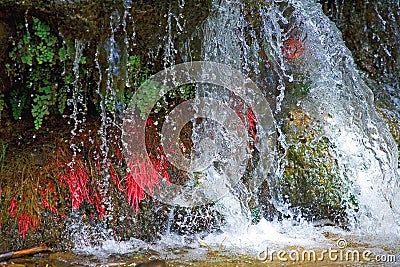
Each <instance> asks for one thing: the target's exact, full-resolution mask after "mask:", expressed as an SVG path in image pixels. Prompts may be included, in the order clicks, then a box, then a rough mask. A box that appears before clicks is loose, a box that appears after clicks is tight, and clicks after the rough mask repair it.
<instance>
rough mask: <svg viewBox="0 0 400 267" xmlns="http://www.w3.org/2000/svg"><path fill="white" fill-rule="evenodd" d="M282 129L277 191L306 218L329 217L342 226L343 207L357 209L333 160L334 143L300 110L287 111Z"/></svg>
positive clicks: (354, 197)
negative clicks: (281, 164) (283, 144)
mask: <svg viewBox="0 0 400 267" xmlns="http://www.w3.org/2000/svg"><path fill="white" fill-rule="evenodd" d="M282 130H283V132H284V133H285V134H286V136H287V140H286V141H287V143H288V147H287V149H286V153H285V157H284V161H285V162H286V164H285V171H284V174H283V176H282V177H281V179H280V186H281V194H282V196H283V197H284V200H285V201H286V202H287V203H288V204H289V205H290V206H291V208H292V209H293V210H298V211H300V212H301V213H302V215H303V216H305V217H308V218H310V219H316V220H319V219H330V220H331V221H332V222H335V223H340V224H342V225H345V223H346V214H345V212H346V209H347V208H354V209H357V205H358V204H357V201H356V196H354V195H353V194H352V193H351V192H350V191H349V189H350V188H351V183H350V181H349V180H348V179H347V176H346V174H345V173H343V172H342V171H341V170H340V168H339V165H338V162H337V155H336V153H335V145H334V144H333V143H332V142H331V141H330V140H329V138H327V137H326V136H324V133H323V132H322V130H321V129H320V126H319V125H318V122H316V121H313V119H312V118H311V117H310V116H309V115H307V114H305V113H304V111H302V110H300V109H296V110H292V111H290V112H289V115H288V118H286V119H285V120H284V121H283V125H282Z"/></svg>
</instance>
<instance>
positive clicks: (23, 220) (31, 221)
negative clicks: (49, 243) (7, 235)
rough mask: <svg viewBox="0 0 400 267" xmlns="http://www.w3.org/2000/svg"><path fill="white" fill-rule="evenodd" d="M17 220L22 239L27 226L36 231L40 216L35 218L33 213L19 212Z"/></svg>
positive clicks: (27, 228)
mask: <svg viewBox="0 0 400 267" xmlns="http://www.w3.org/2000/svg"><path fill="white" fill-rule="evenodd" d="M17 220H18V233H19V234H20V235H21V236H22V239H25V236H26V233H27V232H28V230H29V227H32V229H33V230H34V231H36V230H37V228H38V226H39V223H40V218H35V217H34V216H33V215H30V214H27V213H21V214H19V215H18V218H17Z"/></svg>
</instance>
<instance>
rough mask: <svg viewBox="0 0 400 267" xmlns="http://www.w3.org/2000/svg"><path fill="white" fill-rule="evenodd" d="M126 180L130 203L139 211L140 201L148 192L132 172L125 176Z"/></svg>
mask: <svg viewBox="0 0 400 267" xmlns="http://www.w3.org/2000/svg"><path fill="white" fill-rule="evenodd" d="M124 180H125V181H126V195H127V198H128V203H129V204H130V205H131V207H132V209H134V210H135V211H136V213H138V212H139V202H140V201H142V200H143V199H145V197H146V194H145V193H144V190H143V188H141V187H140V186H139V185H138V184H137V182H136V180H135V178H134V177H133V175H132V173H131V172H128V173H127V174H126V176H125V178H124Z"/></svg>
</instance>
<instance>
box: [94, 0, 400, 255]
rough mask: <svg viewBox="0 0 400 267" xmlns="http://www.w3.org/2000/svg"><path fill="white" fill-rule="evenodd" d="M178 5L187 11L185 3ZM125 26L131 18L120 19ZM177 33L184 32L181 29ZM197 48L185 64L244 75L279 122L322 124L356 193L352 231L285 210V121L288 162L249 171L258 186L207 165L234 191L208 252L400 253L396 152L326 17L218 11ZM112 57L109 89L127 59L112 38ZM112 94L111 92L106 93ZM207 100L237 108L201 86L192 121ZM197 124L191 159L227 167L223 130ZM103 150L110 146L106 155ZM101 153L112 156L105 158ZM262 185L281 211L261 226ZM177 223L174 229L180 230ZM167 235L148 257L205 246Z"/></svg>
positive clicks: (270, 7)
mask: <svg viewBox="0 0 400 267" xmlns="http://www.w3.org/2000/svg"><path fill="white" fill-rule="evenodd" d="M181 5H182V6H184V2H183V1H182V2H181ZM181 5H180V6H181ZM181 18H182V17H181V15H177V16H175V15H174V14H172V13H171V12H170V11H169V12H168V14H167V16H166V19H167V28H166V30H167V36H166V37H165V38H164V40H165V42H166V43H165V47H164V48H165V55H164V66H165V67H167V66H170V65H172V64H174V63H176V55H177V53H178V49H177V48H176V47H178V46H177V45H176V44H174V43H173V40H172V39H173V33H172V32H171V29H172V23H173V22H174V21H175V22H176V23H177V24H179V23H180V19H181ZM125 20H126V13H125V15H124V16H123V21H125ZM179 25H180V24H179ZM179 25H178V26H177V28H180V27H179ZM125 33H126V31H125ZM190 38H191V39H193V38H194V39H195V38H199V39H201V44H202V45H201V53H200V55H195V56H193V55H192V54H191V53H192V52H191V51H190V50H191V48H190V44H189V42H188V43H185V44H184V46H185V47H184V48H185V49H182V51H186V53H187V54H186V55H182V56H181V58H184V59H191V58H193V57H196V58H197V57H200V58H201V59H202V60H205V61H213V62H218V63H223V64H226V65H229V66H231V67H233V68H235V69H237V70H240V71H241V72H242V73H244V74H245V75H247V76H249V77H250V78H251V79H252V80H253V81H255V82H256V83H257V86H258V87H260V88H262V92H263V93H264V97H265V98H266V100H267V101H268V103H269V104H270V107H271V109H272V111H273V114H274V115H275V116H276V118H277V119H279V118H281V117H282V116H283V114H284V112H286V111H287V110H288V109H290V108H296V109H300V110H302V111H303V112H304V113H306V114H307V116H309V117H311V118H313V119H315V120H316V121H318V123H319V125H321V127H320V128H318V129H314V130H315V131H319V132H321V133H323V136H324V137H326V138H328V139H329V140H330V142H332V143H333V144H334V151H335V155H337V156H336V158H335V159H334V161H335V162H337V165H338V166H339V170H340V171H339V172H338V176H339V177H338V180H339V181H340V184H341V186H343V187H346V188H348V189H349V191H348V192H346V194H345V195H344V196H342V199H343V202H345V206H346V207H345V212H344V213H345V216H346V217H347V220H346V221H347V223H346V227H345V229H346V230H344V229H343V228H340V227H338V226H330V225H325V223H324V222H319V221H316V222H315V221H312V222H310V221H309V220H306V218H303V217H302V216H301V213H300V214H299V213H296V212H295V209H294V208H293V206H294V204H293V203H290V201H289V202H288V201H285V196H283V195H282V193H281V192H282V191H283V189H282V187H283V185H282V184H280V181H281V178H282V176H283V175H284V173H285V169H286V168H288V165H289V163H288V161H287V160H285V157H286V156H287V154H288V153H290V151H289V149H288V147H289V146H290V145H296V144H292V143H290V142H291V141H290V138H289V136H288V134H287V133H285V131H284V129H282V124H281V123H279V121H278V122H277V123H276V126H277V129H276V132H277V134H278V136H277V142H278V144H277V146H278V147H280V148H281V150H282V152H281V154H279V153H277V154H276V155H275V154H274V155H273V156H274V157H275V161H276V163H275V164H273V166H272V169H271V170H269V169H260V170H256V171H252V170H246V171H249V172H250V173H251V176H252V180H251V181H246V180H245V179H241V180H240V181H239V182H238V183H237V184H235V186H227V185H229V184H228V183H225V180H223V179H224V178H223V175H224V173H223V172H221V171H220V170H219V169H218V168H217V167H215V165H212V164H209V166H208V168H204V169H202V170H201V172H202V173H201V175H204V176H206V177H208V179H210V180H216V181H220V180H221V179H222V180H223V181H224V184H223V185H224V186H227V189H226V191H227V193H226V194H225V195H224V196H223V197H221V198H219V199H218V200H217V201H215V203H214V204H215V207H214V208H215V209H216V210H217V212H218V213H220V214H221V215H222V217H224V223H221V228H220V229H219V230H220V231H219V232H217V233H208V232H206V233H202V234H201V237H202V238H203V239H204V241H205V242H207V244H209V245H211V246H218V245H219V244H221V243H222V242H223V240H224V239H225V238H226V241H225V242H224V243H223V244H224V248H225V249H229V250H230V251H231V253H249V254H253V253H257V252H260V251H262V250H264V249H265V248H266V247H269V248H283V247H285V246H298V247H319V248H324V247H326V246H329V245H332V240H331V239H329V238H326V236H330V235H334V236H340V237H343V238H346V239H347V238H348V239H351V240H355V242H362V243H367V244H368V243H369V244H372V245H376V243H377V244H378V245H379V246H385V245H388V246H391V245H392V244H397V242H398V240H399V239H400V208H399V206H400V182H399V181H400V180H399V176H398V170H397V167H398V162H397V158H398V151H397V146H396V144H395V141H394V140H393V137H392V135H391V134H390V131H389V129H388V126H387V124H386V123H385V122H384V120H383V119H382V118H381V117H380V116H379V115H378V114H377V112H376V111H375V108H374V103H373V96H372V93H371V90H370V88H368V86H367V85H366V84H365V83H364V81H363V80H362V79H361V75H360V73H359V72H358V71H357V69H356V67H355V64H354V62H353V59H352V57H351V53H350V52H349V50H348V49H347V48H346V46H345V44H344V42H343V40H342V38H341V35H340V33H339V31H338V29H337V28H336V27H335V26H334V25H333V23H332V22H330V21H329V20H328V18H327V17H326V16H325V15H323V13H322V10H321V9H320V7H319V6H318V5H316V4H315V3H314V2H313V1H311V0H303V1H287V2H285V1H268V2H265V3H261V4H260V5H254V4H251V3H247V2H246V1H243V2H240V1H222V2H221V3H220V1H214V2H213V6H212V10H211V12H210V15H209V17H208V18H207V20H206V21H205V22H204V24H203V25H202V26H201V27H199V29H198V31H197V32H196V33H195V34H194V35H193V36H191V37H190ZM124 40H127V38H126V37H125V39H124ZM108 47H109V51H108V55H109V61H108V63H109V69H108V72H107V75H108V77H106V78H104V77H103V78H104V79H107V83H108V82H110V83H112V81H113V80H112V78H110V77H112V76H113V75H114V74H115V73H116V72H118V71H119V69H118V68H115V67H113V66H114V65H113V64H115V61H116V59H118V56H121V55H120V53H121V51H125V52H126V51H127V49H126V48H124V49H119V50H118V49H116V48H117V46H116V43H115V40H114V39H113V37H111V38H110V43H109V44H108ZM117 55H118V56H117ZM99 69H100V67H99ZM100 73H102V72H101V71H100ZM100 79H102V77H100ZM100 83H101V82H100ZM298 84H300V85H301V86H302V87H307V93H306V94H305V95H302V96H297V95H294V93H293V91H291V90H292V89H293V88H296V86H297V85H298ZM109 87H110V88H111V87H112V85H111V84H109ZM99 88H100V87H99ZM205 97H209V98H212V99H216V100H217V101H221V102H224V101H225V103H226V104H227V105H228V106H229V105H234V104H235V103H236V102H235V100H234V99H232V98H230V97H231V95H229V94H227V93H226V91H225V90H224V88H220V87H218V86H212V85H208V84H206V85H199V86H197V88H196V97H195V99H193V103H194V105H193V108H194V110H195V111H196V112H197V114H195V119H199V118H203V117H204V116H203V115H204V114H201V109H200V108H199V106H200V105H199V103H200V102H201V101H200V99H201V98H205ZM196 105H197V106H196ZM101 108H102V114H103V113H104V114H103V119H106V117H107V115H106V110H105V106H104V104H102V106H101ZM243 109H244V108H243ZM243 111H245V110H241V112H243ZM216 115H218V116H219V117H221V116H222V117H223V115H226V114H222V115H221V114H209V118H215V117H217V116H216ZM250 117H251V116H250ZM250 117H248V118H247V119H244V120H243V122H244V124H246V126H247V127H248V128H249V127H250V125H251V120H249V118H250ZM253 122H254V121H253ZM193 123H194V127H193V132H192V139H193V142H194V145H193V151H192V153H193V154H192V157H195V156H194V154H195V153H196V152H197V153H198V154H200V155H201V156H202V157H203V158H202V160H203V159H204V158H205V160H209V161H217V160H220V161H223V159H224V156H221V155H223V153H224V151H225V152H226V151H229V150H227V149H226V147H227V146H229V142H231V141H232V139H230V138H229V137H230V136H229V133H227V130H226V129H225V128H224V127H223V125H222V124H223V123H221V122H215V121H212V120H203V121H202V122H200V123H199V124H195V122H193ZM103 124H104V125H103ZM102 127H103V128H102V129H103V130H102V134H103V133H105V132H106V130H107V127H108V123H107V122H106V121H102ZM210 133H213V135H214V136H213V138H209V137H210ZM207 138H209V139H207ZM258 138H263V137H262V136H261V137H258ZM252 141H253V142H254V143H255V145H254V147H253V148H252V149H246V152H245V154H246V155H245V158H246V160H250V161H251V160H253V157H255V156H254V155H255V154H252V153H253V152H254V151H257V149H258V147H257V145H258V144H257V142H256V140H254V139H252V138H250V137H249V142H252ZM227 143H228V145H226V144H227ZM106 144H107V143H106V141H104V146H105V147H106V146H107V145H106ZM104 151H105V152H104V153H106V154H107V150H106V148H105V150H104ZM221 151H222V152H221ZM218 153H220V154H219V155H218ZM306 157H312V155H306ZM192 159H193V158H192ZM261 160H262V159H261ZM210 166H211V167H210ZM192 178H193V177H192ZM260 181H266V182H267V183H268V186H269V189H268V191H264V192H263V194H266V193H270V195H271V198H270V199H269V202H270V203H271V205H273V206H274V209H275V210H276V213H274V214H272V217H273V220H270V221H267V220H266V219H263V218H262V219H258V220H254V215H253V213H254V212H255V211H256V209H255V208H254V207H257V205H263V203H262V200H261V198H262V197H263V196H260V195H259V193H258V191H257V190H258V188H257V187H258V186H259V184H260V183H261V182H260ZM352 197H355V198H356V202H357V204H354V203H352V200H351V198H352ZM250 202H254V203H255V204H254V203H250ZM318 204H321V205H322V203H317V205H318ZM171 214H172V213H171ZM171 214H170V216H169V220H170V221H171V220H173V215H171ZM187 223H188V224H193V223H196V222H192V221H187ZM315 224H318V226H315ZM167 228H168V229H167V231H166V233H165V234H164V235H162V236H161V240H160V241H159V242H158V243H157V244H155V245H150V244H147V245H148V247H149V248H150V249H153V250H156V251H159V252H160V255H164V256H165V257H174V256H171V252H170V250H169V248H176V247H178V248H181V247H182V246H189V247H190V248H194V249H199V247H200V245H199V244H198V243H197V242H196V241H195V240H194V238H193V237H186V236H179V235H175V234H172V233H171V232H170V231H169V226H168V227H167ZM327 233H329V234H327ZM196 237H197V236H196ZM196 237H195V238H196ZM113 242H114V241H110V242H106V243H104V244H103V245H104V246H103V248H104V249H99V250H100V251H101V252H96V253H100V254H101V253H103V252H105V251H106V253H107V251H111V250H112V248H114V249H115V250H116V251H118V248H119V247H124V248H126V249H127V251H137V246H136V245H135V244H137V242H138V240H132V242H131V243H129V242H128V243H118V242H115V243H113ZM188 242H189V243H188ZM374 242H376V243H374ZM141 244H142V243H141ZM142 245H143V244H142ZM143 246H144V245H143ZM89 253H92V252H89ZM93 253H94V252H93ZM190 257H196V255H190ZM200 257H201V256H200Z"/></svg>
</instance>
